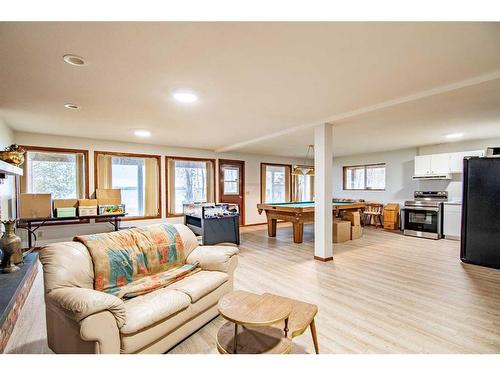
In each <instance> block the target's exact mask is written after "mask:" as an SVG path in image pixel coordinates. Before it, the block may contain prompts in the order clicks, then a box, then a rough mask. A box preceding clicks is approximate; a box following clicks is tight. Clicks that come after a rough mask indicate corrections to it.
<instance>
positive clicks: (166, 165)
mask: <svg viewBox="0 0 500 375" xmlns="http://www.w3.org/2000/svg"><path fill="white" fill-rule="evenodd" d="M170 159H173V160H187V161H204V162H211V163H212V165H213V170H214V178H213V192H214V200H215V202H217V190H216V189H215V186H216V182H215V181H216V180H217V174H218V172H217V171H216V168H217V167H218V165H217V163H216V162H217V159H211V158H195V157H188V156H165V210H166V211H165V216H166V217H167V218H169V217H182V216H184V214H171V213H170V212H169V210H168V209H169V207H170V205H169V203H170V202H169V201H170V194H169V190H168V187H169V185H170V183H169V181H168V178H169V177H168V176H169V174H168V161H169V160H170Z"/></svg>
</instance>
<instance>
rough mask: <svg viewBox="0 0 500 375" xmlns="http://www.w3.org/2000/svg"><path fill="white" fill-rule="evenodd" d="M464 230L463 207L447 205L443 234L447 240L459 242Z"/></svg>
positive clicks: (445, 207) (445, 205) (445, 206)
mask: <svg viewBox="0 0 500 375" xmlns="http://www.w3.org/2000/svg"><path fill="white" fill-rule="evenodd" d="M461 228H462V205H461V204H453V203H445V204H444V215H443V234H444V237H445V238H448V239H452V240H459V239H460V233H461Z"/></svg>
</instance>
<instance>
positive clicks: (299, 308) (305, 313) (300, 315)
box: [264, 293, 319, 354]
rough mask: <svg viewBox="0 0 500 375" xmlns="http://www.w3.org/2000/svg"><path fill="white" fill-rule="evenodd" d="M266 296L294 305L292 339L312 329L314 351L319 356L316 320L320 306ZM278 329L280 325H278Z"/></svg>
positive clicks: (291, 315) (291, 314)
mask: <svg viewBox="0 0 500 375" xmlns="http://www.w3.org/2000/svg"><path fill="white" fill-rule="evenodd" d="M264 295H269V296H274V297H275V299H276V301H281V302H280V303H289V304H291V305H292V312H291V313H290V316H289V318H288V319H289V325H288V328H289V330H290V332H291V337H292V338H294V337H297V336H300V335H302V334H303V333H304V332H305V331H306V329H307V327H309V328H310V329H311V335H312V339H313V344H314V351H315V352H316V354H319V345H318V336H317V333H316V325H315V323H314V318H315V317H316V314H317V313H318V306H316V305H313V304H311V303H307V302H302V301H298V300H295V299H292V298H286V297H281V296H276V295H273V294H270V293H265V294H264ZM277 325H278V327H279V324H278V323H277Z"/></svg>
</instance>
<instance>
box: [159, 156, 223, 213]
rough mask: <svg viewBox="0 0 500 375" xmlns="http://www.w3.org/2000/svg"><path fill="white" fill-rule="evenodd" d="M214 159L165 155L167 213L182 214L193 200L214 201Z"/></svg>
mask: <svg viewBox="0 0 500 375" xmlns="http://www.w3.org/2000/svg"><path fill="white" fill-rule="evenodd" d="M214 166H215V160H212V159H195V158H172V157H167V176H168V185H167V186H168V192H167V194H168V207H167V209H168V211H167V212H168V214H169V215H180V214H182V206H183V204H185V203H193V202H206V203H210V202H215V194H214V192H215V179H214Z"/></svg>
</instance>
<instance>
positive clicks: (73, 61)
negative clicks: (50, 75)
mask: <svg viewBox="0 0 500 375" xmlns="http://www.w3.org/2000/svg"><path fill="white" fill-rule="evenodd" d="M63 60H64V62H66V63H68V64H70V65H74V66H82V65H85V60H84V59H83V57H80V56H77V55H64V56H63Z"/></svg>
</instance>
